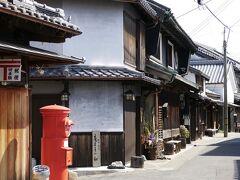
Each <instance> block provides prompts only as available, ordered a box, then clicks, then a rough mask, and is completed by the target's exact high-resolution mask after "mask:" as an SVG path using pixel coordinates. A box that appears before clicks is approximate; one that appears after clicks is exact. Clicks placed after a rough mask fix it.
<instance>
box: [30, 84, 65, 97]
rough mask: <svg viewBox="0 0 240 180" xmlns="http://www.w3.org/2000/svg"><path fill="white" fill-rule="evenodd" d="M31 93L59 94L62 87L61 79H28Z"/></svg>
mask: <svg viewBox="0 0 240 180" xmlns="http://www.w3.org/2000/svg"><path fill="white" fill-rule="evenodd" d="M29 85H30V87H31V88H32V94H60V93H61V92H62V90H63V88H64V85H63V83H62V82H61V81H30V82H29Z"/></svg>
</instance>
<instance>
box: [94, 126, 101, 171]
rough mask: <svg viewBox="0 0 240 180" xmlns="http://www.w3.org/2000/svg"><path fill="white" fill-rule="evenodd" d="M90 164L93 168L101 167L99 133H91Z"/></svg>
mask: <svg viewBox="0 0 240 180" xmlns="http://www.w3.org/2000/svg"><path fill="white" fill-rule="evenodd" d="M92 164H93V167H99V166H101V139H100V131H93V132H92Z"/></svg>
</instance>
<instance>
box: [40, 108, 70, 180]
mask: <svg viewBox="0 0 240 180" xmlns="http://www.w3.org/2000/svg"><path fill="white" fill-rule="evenodd" d="M40 112H41V114H42V119H43V135H42V139H41V164H44V165H47V166H49V167H50V180H67V179H68V170H67V166H69V165H72V148H70V147H68V137H69V136H70V133H71V126H72V125H73V122H72V121H71V120H70V119H69V118H68V115H69V113H70V109H69V108H66V107H63V106H58V105H50V106H45V107H42V108H40Z"/></svg>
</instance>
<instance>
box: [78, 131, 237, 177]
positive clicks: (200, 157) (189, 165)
mask: <svg viewBox="0 0 240 180" xmlns="http://www.w3.org/2000/svg"><path fill="white" fill-rule="evenodd" d="M222 136H223V135H222V134H218V135H217V136H216V137H213V138H210V137H208V138H204V140H202V141H197V142H194V143H193V146H192V148H189V149H188V150H185V152H181V153H180V154H178V155H176V156H175V157H173V158H172V159H171V160H164V161H163V160H156V161H147V162H145V168H144V169H134V170H133V171H130V172H124V173H123V172H121V173H112V174H104V175H94V176H85V177H80V178H79V179H97V180H108V179H111V180H155V179H158V180H232V179H240V133H230V134H229V137H228V138H223V137H222Z"/></svg>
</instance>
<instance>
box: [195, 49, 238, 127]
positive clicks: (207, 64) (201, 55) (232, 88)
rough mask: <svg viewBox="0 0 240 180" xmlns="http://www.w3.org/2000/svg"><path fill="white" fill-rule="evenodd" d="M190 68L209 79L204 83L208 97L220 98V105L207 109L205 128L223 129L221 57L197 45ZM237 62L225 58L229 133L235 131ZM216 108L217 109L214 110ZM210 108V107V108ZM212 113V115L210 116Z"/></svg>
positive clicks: (222, 63)
mask: <svg viewBox="0 0 240 180" xmlns="http://www.w3.org/2000/svg"><path fill="white" fill-rule="evenodd" d="M190 64H191V66H193V67H194V68H196V69H198V70H200V71H202V72H204V73H205V74H207V75H208V76H209V77H210V79H209V81H207V82H206V89H208V90H210V91H209V93H208V96H209V97H210V98H211V99H213V100H216V99H217V100H218V98H219V97H218V96H220V101H221V103H217V104H218V105H217V106H216V105H213V106H212V108H213V109H214V110H213V109H209V112H208V113H209V116H208V117H209V118H210V119H209V120H208V124H207V126H208V127H209V128H214V129H219V128H221V129H223V110H222V108H223V103H222V102H223V95H224V93H223V90H224V88H223V87H224V82H223V79H224V78H223V69H224V61H223V55H222V54H221V53H219V52H218V51H216V50H215V49H212V48H210V47H207V46H204V45H200V44H198V51H197V52H196V54H195V55H194V56H192V58H191V62H190ZM237 64H238V62H237V61H235V60H233V59H231V58H229V57H228V58H227V88H228V94H227V97H228V112H229V114H228V127H229V131H235V124H234V113H235V112H237V111H238V108H239V107H238V105H237V104H235V102H236V100H237V99H236V98H237V94H238V84H237V78H236V69H237ZM215 106H216V107H218V108H217V109H216V108H215ZM210 107H211V106H210ZM212 113H214V114H215V115H214V114H212Z"/></svg>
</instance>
